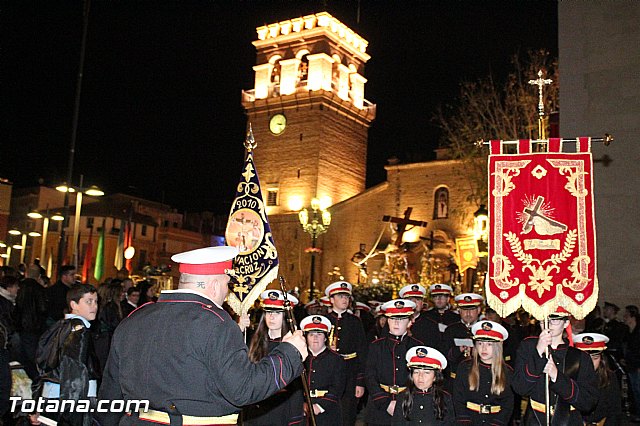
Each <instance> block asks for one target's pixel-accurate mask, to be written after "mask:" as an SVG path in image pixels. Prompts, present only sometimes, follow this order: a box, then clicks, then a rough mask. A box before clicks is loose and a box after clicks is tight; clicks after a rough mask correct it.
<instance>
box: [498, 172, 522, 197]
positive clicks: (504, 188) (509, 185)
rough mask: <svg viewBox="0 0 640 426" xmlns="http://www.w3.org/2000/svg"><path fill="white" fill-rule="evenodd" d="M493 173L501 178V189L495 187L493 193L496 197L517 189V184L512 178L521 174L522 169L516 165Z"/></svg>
mask: <svg viewBox="0 0 640 426" xmlns="http://www.w3.org/2000/svg"><path fill="white" fill-rule="evenodd" d="M493 175H495V176H496V180H498V179H499V180H500V182H501V188H500V190H499V191H498V190H496V189H494V190H493V191H491V193H492V194H493V196H494V197H506V196H507V195H509V193H510V192H511V191H513V190H514V189H516V185H515V184H514V183H513V181H512V178H514V177H516V176H519V175H520V169H519V168H515V167H513V168H506V169H502V170H501V171H499V172H495V173H493Z"/></svg>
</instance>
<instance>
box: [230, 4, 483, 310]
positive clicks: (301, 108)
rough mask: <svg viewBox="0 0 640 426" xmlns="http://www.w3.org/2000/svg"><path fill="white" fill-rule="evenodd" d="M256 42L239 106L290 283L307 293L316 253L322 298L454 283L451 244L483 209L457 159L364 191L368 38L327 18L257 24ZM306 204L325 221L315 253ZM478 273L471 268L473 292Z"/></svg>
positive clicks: (393, 167)
mask: <svg viewBox="0 0 640 426" xmlns="http://www.w3.org/2000/svg"><path fill="white" fill-rule="evenodd" d="M257 34H258V40H256V41H254V42H253V44H254V46H255V47H256V50H257V55H256V58H257V60H256V62H257V64H256V66H255V67H254V71H255V86H254V88H253V89H251V90H247V91H243V98H242V99H243V102H242V103H243V106H244V108H245V110H246V113H247V118H248V122H249V124H250V125H251V127H252V130H253V133H254V136H255V139H256V141H257V142H258V148H257V149H256V150H255V151H254V156H255V164H256V168H257V171H258V174H259V177H260V181H261V186H262V191H263V198H264V200H265V202H266V204H267V213H268V215H269V220H270V223H271V227H272V230H273V234H274V241H275V243H276V246H277V248H278V252H279V257H280V272H281V273H282V274H283V275H284V276H285V277H286V278H287V280H288V282H289V283H294V284H295V285H296V286H298V287H299V288H300V289H301V290H302V291H303V293H304V291H305V290H308V289H309V287H310V282H311V280H312V278H311V277H310V275H311V269H312V268H311V258H312V256H315V268H313V269H314V274H313V275H314V277H313V282H314V284H315V285H314V287H315V289H316V290H320V291H322V290H323V289H324V287H326V285H327V284H329V283H331V282H333V281H335V280H338V279H346V280H347V281H350V282H352V283H360V284H362V285H365V286H373V285H380V284H381V283H385V282H387V283H389V282H392V283H395V284H400V283H404V282H423V283H425V284H428V283H430V282H436V281H439V282H443V281H444V282H456V281H458V280H459V279H460V278H461V277H460V274H459V273H458V272H457V271H456V266H455V264H456V260H455V253H456V252H455V245H456V239H457V238H461V237H470V236H472V235H473V226H474V212H475V211H476V210H477V209H478V207H479V206H478V205H475V204H473V203H472V202H470V201H469V199H470V198H471V197H470V195H471V194H470V191H471V189H470V185H468V182H466V178H465V176H466V174H465V170H464V167H465V165H464V164H463V163H462V162H459V161H453V160H448V159H446V155H444V154H445V152H444V151H442V152H440V153H439V159H437V160H436V161H432V162H426V163H416V164H395V163H393V164H391V163H390V164H389V165H387V166H386V167H385V168H386V171H387V179H386V181H385V182H383V183H381V184H379V185H377V186H374V187H372V188H369V189H365V176H366V155H367V134H368V129H369V127H370V126H371V124H372V122H373V120H374V119H375V114H376V105H374V104H372V103H370V102H368V101H367V100H366V99H365V98H364V88H365V83H366V81H367V80H366V78H365V77H364V65H365V63H366V62H367V61H368V60H369V58H370V57H369V55H368V54H367V53H366V49H367V41H366V40H364V39H363V38H362V37H360V36H359V35H357V34H356V33H354V32H353V31H352V30H351V29H349V28H348V27H346V26H345V25H344V24H342V23H341V22H340V21H338V20H337V19H335V18H334V17H332V16H331V15H329V14H328V13H318V14H315V15H309V16H305V17H301V18H296V19H291V20H288V21H283V22H278V23H274V24H270V25H266V26H262V27H259V28H257ZM313 198H317V199H319V200H320V202H321V204H322V205H323V207H328V211H329V212H330V213H331V224H330V226H329V230H328V232H326V233H325V234H323V235H321V236H319V237H318V238H317V241H316V242H315V246H316V247H312V238H311V236H310V235H309V234H306V233H305V232H304V231H303V229H302V227H301V224H300V222H299V218H298V212H299V211H300V210H301V209H302V208H305V207H307V208H308V206H309V205H310V204H311V200H312V199H313ZM407 209H409V210H407ZM385 216H387V217H386V218H385V219H386V221H384V220H383V217H385ZM420 222H426V223H422V224H420V225H416V223H420ZM471 276H473V277H474V279H473V280H472V279H471V278H470V277H471ZM475 276H476V272H475V270H468V272H467V284H468V285H471V284H472V282H473V281H474V280H475ZM463 279H464V278H463ZM468 288H469V287H468V286H467V289H468ZM307 297H308V295H307V296H304V295H303V300H306V298H307Z"/></svg>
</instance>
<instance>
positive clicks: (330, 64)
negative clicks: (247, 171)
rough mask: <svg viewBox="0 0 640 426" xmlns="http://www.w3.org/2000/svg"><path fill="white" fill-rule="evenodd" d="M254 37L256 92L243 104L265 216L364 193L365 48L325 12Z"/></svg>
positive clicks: (370, 109) (368, 111) (369, 114)
mask: <svg viewBox="0 0 640 426" xmlns="http://www.w3.org/2000/svg"><path fill="white" fill-rule="evenodd" d="M256 30H257V35H258V39H257V40H255V41H254V42H253V45H254V46H255V47H256V50H257V65H256V66H254V67H253V69H254V71H255V87H254V88H253V89H252V90H247V91H243V93H242V95H243V96H242V105H243V106H244V108H245V110H246V112H247V117H248V121H250V122H251V124H252V128H253V133H254V136H255V138H256V141H257V142H258V146H259V148H258V149H256V150H255V151H254V159H255V162H256V164H257V166H258V167H259V172H260V181H261V183H262V186H263V190H264V191H265V192H266V193H265V194H263V195H264V199H265V200H266V202H267V207H268V209H267V213H268V214H269V215H273V214H283V213H291V212H292V210H295V208H294V207H293V204H297V205H296V207H297V208H300V206H301V205H309V203H310V201H311V199H312V198H322V199H325V200H327V199H330V200H331V203H332V204H335V203H338V202H340V201H343V200H346V199H347V198H350V197H352V196H354V195H356V194H358V193H360V192H362V191H363V190H364V189H365V174H366V160H367V134H368V129H369V127H370V125H371V123H372V121H373V120H374V118H375V114H376V108H375V105H373V104H371V103H370V102H368V101H367V100H365V98H364V85H365V83H366V81H367V80H366V79H365V78H364V76H363V71H364V64H365V63H366V62H367V61H368V60H369V55H368V54H367V53H366V50H367V44H368V43H367V41H366V40H365V39H363V38H362V37H360V36H359V35H358V34H356V33H355V32H354V31H353V30H351V29H350V28H348V27H347V26H346V25H344V24H343V23H341V22H340V21H338V20H337V19H336V18H334V17H333V16H331V15H330V14H328V13H326V12H322V13H316V14H314V15H308V16H304V17H301V18H294V19H290V20H287V21H281V22H278V23H274V24H270V25H266V26H262V27H258V28H257V29H256ZM274 194H275V195H274ZM293 202H295V203H293Z"/></svg>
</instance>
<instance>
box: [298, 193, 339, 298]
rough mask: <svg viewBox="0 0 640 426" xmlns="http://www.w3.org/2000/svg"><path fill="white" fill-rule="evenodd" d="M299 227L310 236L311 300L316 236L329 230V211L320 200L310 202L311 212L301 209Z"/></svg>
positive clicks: (315, 199) (310, 296)
mask: <svg viewBox="0 0 640 426" xmlns="http://www.w3.org/2000/svg"><path fill="white" fill-rule="evenodd" d="M298 219H300V225H302V229H303V230H304V232H306V233H307V234H309V235H311V272H310V277H309V299H313V284H314V277H315V268H316V251H317V250H316V241H317V240H318V236H320V235H322V234H324V233H325V232H327V231H328V230H329V225H330V224H331V213H329V210H327V209H326V208H324V207H323V206H321V204H320V200H319V199H317V198H314V199H312V200H311V211H309V210H308V209H306V208H305V209H302V210H300V212H299V213H298Z"/></svg>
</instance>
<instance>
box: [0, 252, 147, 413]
mask: <svg viewBox="0 0 640 426" xmlns="http://www.w3.org/2000/svg"><path fill="white" fill-rule="evenodd" d="M87 293H91V294H92V296H91V297H90V298H93V299H95V302H96V305H95V307H94V308H92V313H89V315H85V316H84V317H83V318H84V320H86V321H81V323H82V325H84V324H85V323H86V325H87V326H86V327H82V329H83V330H85V331H87V334H86V336H83V337H82V338H81V339H79V340H78V341H82V342H83V344H84V345H86V346H87V347H88V348H90V351H89V352H90V357H91V358H92V360H91V361H87V365H89V366H90V370H91V374H90V375H91V376H92V377H93V379H92V380H96V385H97V383H98V382H99V379H100V376H101V373H100V372H101V371H102V370H103V368H104V365H105V363H106V360H107V357H108V355H109V349H110V342H111V338H112V336H113V332H114V330H115V329H116V327H117V326H118V324H119V323H120V322H121V321H122V320H123V319H124V318H126V317H127V315H128V314H129V313H131V312H132V311H133V310H134V309H136V308H137V307H138V306H139V305H142V304H144V303H146V302H147V301H153V300H154V298H155V294H154V289H153V287H152V285H150V284H149V283H148V282H147V281H142V282H140V283H138V284H137V285H134V283H133V281H132V280H131V278H129V273H128V271H126V270H121V271H118V273H117V274H116V277H115V278H109V279H107V280H105V282H103V283H102V284H101V285H100V286H98V289H97V290H96V289H95V288H94V287H92V286H89V285H83V286H81V285H80V284H79V279H78V277H77V275H76V268H75V267H74V266H72V265H63V266H62V267H61V268H60V269H59V271H58V279H57V280H56V281H55V282H54V283H51V281H50V279H49V278H48V277H47V276H46V274H45V270H44V269H43V268H42V267H41V266H40V265H39V264H38V263H35V264H33V265H30V266H28V267H26V266H25V265H20V266H19V267H18V268H13V267H9V266H2V267H1V268H0V369H1V373H0V421H1V422H3V423H4V424H13V423H15V422H17V421H18V420H19V419H16V418H15V416H14V414H15V413H10V412H9V408H10V400H9V397H10V394H11V388H12V372H11V371H12V369H14V370H15V369H18V368H19V369H22V370H24V372H25V373H26V375H27V376H28V378H29V379H30V380H31V382H32V383H33V390H34V391H33V395H40V394H41V392H42V390H43V387H44V386H45V383H53V382H54V381H59V380H60V377H58V376H56V377H54V376H55V375H56V374H58V372H56V371H54V370H55V368H56V367H57V366H56V365H53V366H52V365H51V364H52V363H53V364H55V363H59V362H60V357H59V354H58V353H57V352H58V351H59V349H60V347H62V346H63V345H64V344H65V339H64V338H63V337H67V336H68V335H69V331H70V329H72V328H73V327H74V326H75V325H77V324H74V321H72V320H73V319H74V318H75V322H76V323H77V321H78V320H79V318H78V316H77V315H76V314H75V313H74V312H73V308H72V307H71V306H72V303H73V304H75V305H77V304H78V303H81V299H82V297H83V296H84V295H85V294H87ZM87 297H89V296H87ZM76 307H77V306H76ZM74 315H76V316H74ZM78 344H79V343H78ZM52 354H53V355H52ZM94 361H95V364H94ZM12 364H13V367H12ZM50 389H51V386H50V385H47V386H46V390H47V391H49V390H50ZM54 392H57V390H56V391H54Z"/></svg>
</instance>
